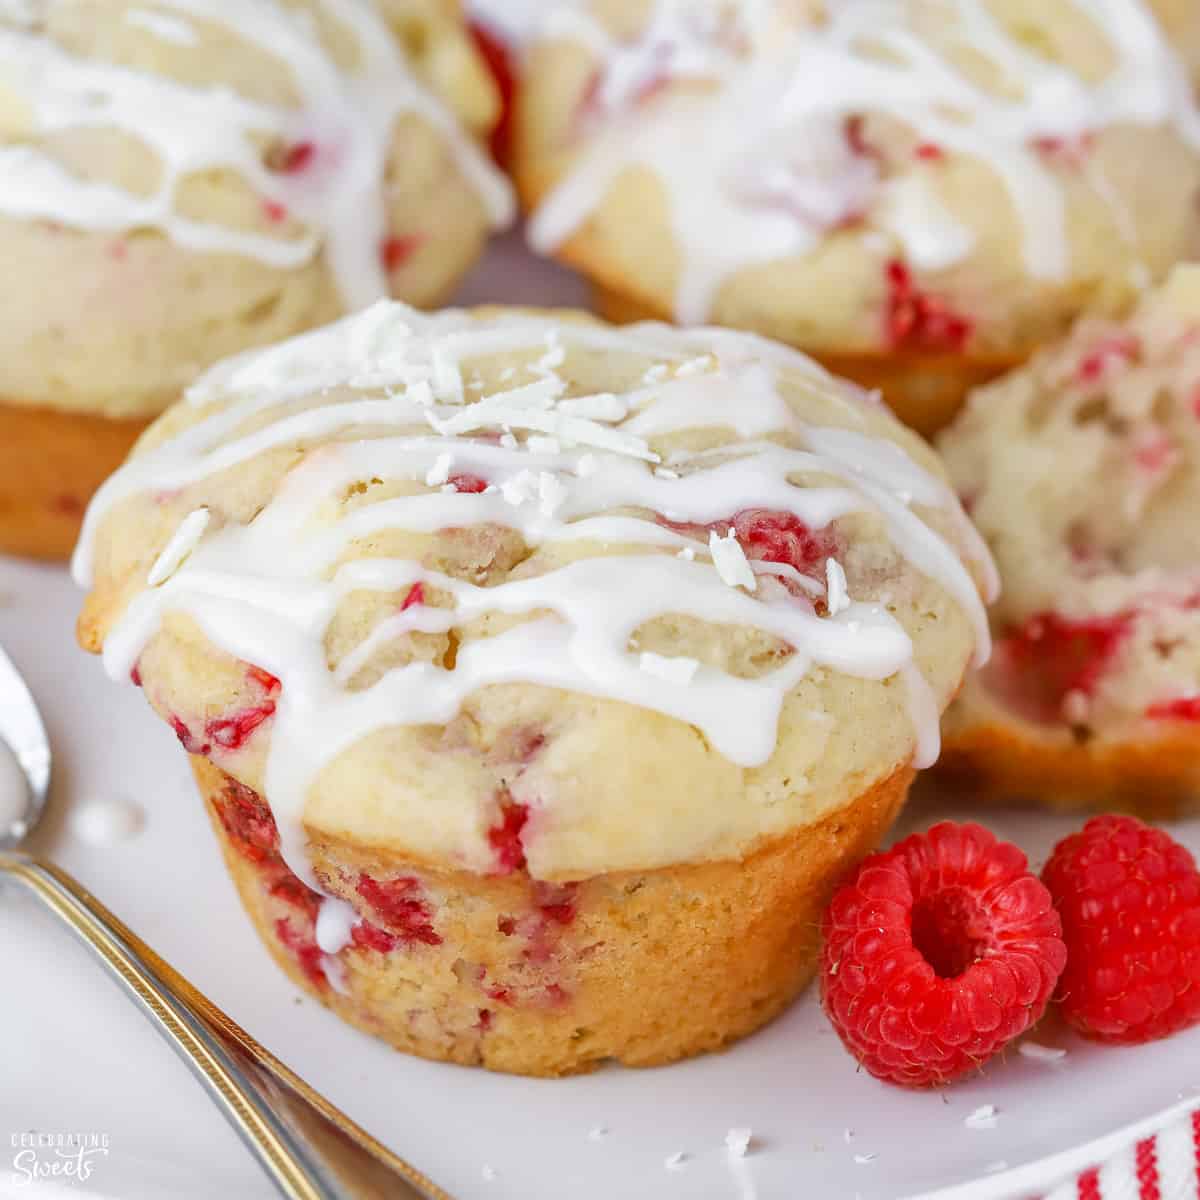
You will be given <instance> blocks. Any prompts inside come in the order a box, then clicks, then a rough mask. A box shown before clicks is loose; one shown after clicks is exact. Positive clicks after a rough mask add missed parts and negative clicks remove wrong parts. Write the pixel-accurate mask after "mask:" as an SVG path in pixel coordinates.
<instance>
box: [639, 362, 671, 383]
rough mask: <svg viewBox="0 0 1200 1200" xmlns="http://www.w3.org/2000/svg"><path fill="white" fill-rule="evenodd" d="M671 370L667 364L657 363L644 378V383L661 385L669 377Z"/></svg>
mask: <svg viewBox="0 0 1200 1200" xmlns="http://www.w3.org/2000/svg"><path fill="white" fill-rule="evenodd" d="M669 370H670V368H669V367H668V366H667V364H666V363H655V364H654V366H652V367H650V368H649V369H648V370H647V371H646V373H645V374H644V375H643V376H642V382H643V383H661V382H662V381H663V380H664V379H666V377H667V373H668V371H669Z"/></svg>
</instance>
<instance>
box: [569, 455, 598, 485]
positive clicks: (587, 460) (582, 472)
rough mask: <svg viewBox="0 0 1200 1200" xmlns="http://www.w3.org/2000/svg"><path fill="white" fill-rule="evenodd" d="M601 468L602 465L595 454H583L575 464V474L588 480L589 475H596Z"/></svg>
mask: <svg viewBox="0 0 1200 1200" xmlns="http://www.w3.org/2000/svg"><path fill="white" fill-rule="evenodd" d="M599 466H600V464H599V462H597V460H596V456H595V455H594V454H583V455H580V457H579V461H578V462H577V463H576V464H575V474H576V475H578V476H579V478H580V479H586V478H587V477H588V476H589V475H595V473H596V471H597V469H598V467H599Z"/></svg>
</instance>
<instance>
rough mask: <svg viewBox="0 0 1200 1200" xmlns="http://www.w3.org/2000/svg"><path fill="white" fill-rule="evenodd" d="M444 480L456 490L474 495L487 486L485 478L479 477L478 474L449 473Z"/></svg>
mask: <svg viewBox="0 0 1200 1200" xmlns="http://www.w3.org/2000/svg"><path fill="white" fill-rule="evenodd" d="M446 482H447V483H448V484H449V485H450V486H451V487H452V488H453V489H454V490H455V491H456V492H468V493H470V494H471V495H476V494H478V493H479V492H482V491H484V490H485V489H486V488H487V485H488V483H487V480H486V479H480V478H479V476H478V475H451V476H450V478H449V479H447V480H446Z"/></svg>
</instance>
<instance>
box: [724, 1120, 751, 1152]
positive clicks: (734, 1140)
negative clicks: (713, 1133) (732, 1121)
mask: <svg viewBox="0 0 1200 1200" xmlns="http://www.w3.org/2000/svg"><path fill="white" fill-rule="evenodd" d="M753 1139H754V1134H753V1132H752V1131H751V1130H750V1129H747V1128H746V1127H745V1126H744V1125H738V1126H735V1127H734V1128H733V1129H731V1130H730V1131H729V1132H728V1133H727V1134H726V1135H725V1148H726V1149H727V1150H728V1151H729V1153H730V1155H731V1156H732V1157H734V1158H745V1157H746V1152H747V1151H748V1150H749V1149H750V1143H751V1141H753Z"/></svg>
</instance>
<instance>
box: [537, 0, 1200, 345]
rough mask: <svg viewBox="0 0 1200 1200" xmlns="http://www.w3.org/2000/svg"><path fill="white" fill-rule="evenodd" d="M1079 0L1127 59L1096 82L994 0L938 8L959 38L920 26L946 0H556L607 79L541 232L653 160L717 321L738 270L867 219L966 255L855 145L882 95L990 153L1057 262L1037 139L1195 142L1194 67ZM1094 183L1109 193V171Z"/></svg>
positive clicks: (918, 195)
mask: <svg viewBox="0 0 1200 1200" xmlns="http://www.w3.org/2000/svg"><path fill="white" fill-rule="evenodd" d="M1069 2H1072V3H1076V4H1078V6H1079V7H1080V9H1081V11H1082V12H1083V13H1086V15H1087V18H1088V19H1089V20H1091V21H1092V22H1093V23H1094V24H1095V25H1096V27H1097V29H1098V30H1099V31H1100V32H1102V33H1103V35H1104V36H1105V38H1106V40H1107V42H1108V44H1109V46H1110V47H1111V50H1112V53H1113V56H1114V67H1113V70H1112V71H1111V72H1110V73H1109V74H1108V75H1107V76H1106V77H1105V78H1103V79H1102V80H1099V81H1097V82H1087V81H1085V80H1084V79H1082V78H1081V77H1080V76H1078V75H1076V74H1075V73H1073V72H1072V71H1070V70H1067V69H1066V68H1065V67H1062V66H1060V65H1059V64H1057V63H1055V62H1052V61H1051V60H1050V59H1049V58H1046V57H1042V56H1040V55H1038V54H1036V53H1034V52H1033V51H1032V50H1030V49H1029V48H1027V47H1026V46H1025V45H1023V44H1022V43H1021V42H1020V41H1018V40H1017V38H1016V37H1015V36H1013V34H1012V33H1011V32H1010V31H1009V30H1008V29H1006V27H1005V26H1004V25H1003V24H1002V23H1001V22H1000V21H999V20H998V19H997V18H996V17H995V15H993V13H992V12H991V11H990V10H989V8H988V6H987V4H986V3H985V2H984V0H952V2H951V3H949V4H948V5H946V6H945V7H946V9H948V10H949V11H948V12H946V13H939V14H937V23H938V26H939V27H940V28H941V29H942V30H943V33H942V34H941V35H940V36H942V37H944V38H945V39H946V41H945V42H939V43H935V42H934V40H932V39H931V38H930V37H928V36H926V34H924V33H923V32H920V31H919V29H920V24H921V19H922V14H924V20H925V22H926V24H928V22H929V21H930V19H931V16H930V12H928V11H926V10H932V9H933V6H932V5H928V4H922V3H921V2H920V0H910V2H908V3H906V2H903V0H854V2H853V3H835V4H829V5H826V6H825V8H826V10H827V14H826V19H825V20H824V21H823V23H820V24H811V23H810V24H799V23H798V22H799V18H798V17H796V16H792V17H790V18H789V17H788V15H787V7H786V6H785V5H784V4H783V3H782V0H775V2H773V3H772V2H760V3H755V4H746V5H744V6H743V5H727V4H720V3H716V2H715V0H709V2H708V3H696V2H695V0H658V2H657V3H656V4H655V6H654V9H653V12H652V15H651V17H650V20H649V22H648V24H647V26H646V28H645V30H644V31H643V33H642V34H641V35H640V36H639V37H637V38H636V39H634V40H632V41H620V40H617V39H616V38H614V37H613V36H612V35H611V34H610V33H609V32H608V31H607V30H606V28H605V27H604V26H603V25H602V24H601V23H600V22H599V21H598V20H597V19H596V18H594V17H593V16H591V15H590V14H589V13H588V12H587V11H586V10H585V9H584V8H582V7H581V6H579V5H565V6H562V7H558V8H556V9H555V10H554V12H553V13H552V14H551V15H550V16H549V17H548V18H547V20H546V22H545V23H544V25H543V27H542V31H541V36H542V37H545V38H567V39H570V40H574V41H577V42H579V43H580V44H582V45H584V46H586V47H588V48H589V49H590V50H591V52H592V53H593V54H594V55H595V57H596V58H597V59H598V60H599V74H598V77H597V78H598V84H597V86H596V88H595V89H594V94H593V95H592V96H591V97H590V99H589V101H588V108H589V113H588V114H585V117H583V118H581V132H582V135H583V136H584V138H585V145H584V147H583V149H582V151H581V154H580V157H579V160H578V161H577V163H576V164H575V165H574V166H573V167H572V169H571V170H570V171H569V173H568V174H567V176H566V177H565V178H564V179H563V180H562V182H560V183H559V184H558V186H557V187H556V188H555V189H554V190H553V191H552V192H551V193H550V194H549V195H548V196H547V197H546V198H545V200H544V201H543V202H542V204H541V206H540V207H539V209H538V210H537V211H536V213H535V214H534V217H533V219H532V222H531V225H530V234H529V236H530V241H531V243H532V244H533V246H534V247H535V248H536V249H538V250H539V251H542V252H551V251H553V250H555V249H556V248H557V247H558V246H559V245H561V244H562V243H563V242H564V241H565V240H567V239H568V238H569V237H570V236H571V235H572V234H573V233H574V232H575V231H576V230H577V229H579V228H580V226H582V225H583V224H584V223H585V222H586V221H587V219H588V218H589V216H591V214H592V213H593V212H595V210H596V209H597V208H598V207H599V205H600V204H601V203H602V202H603V200H604V198H605V196H606V194H607V193H608V191H609V189H610V187H611V186H612V185H613V183H614V182H615V180H616V179H617V178H618V176H619V175H621V174H622V172H624V171H625V170H626V169H627V168H630V167H633V166H642V167H646V168H649V169H650V170H652V171H654V172H655V174H656V176H657V177H658V179H659V180H660V181H661V183H662V185H663V187H664V189H665V196H666V201H667V204H668V206H669V210H670V219H671V221H672V224H673V226H674V232H675V236H676V241H677V243H678V247H679V251H680V255H681V267H680V278H679V282H678V287H677V292H676V297H675V310H676V315H677V317H678V319H679V320H681V321H683V322H687V323H696V322H700V321H703V320H704V319H705V317H706V316H707V314H708V313H709V311H710V308H711V305H712V301H713V298H714V296H715V294H716V291H717V289H718V288H719V287H720V285H721V283H722V282H723V281H724V280H725V279H726V278H727V277H728V276H729V275H731V274H732V273H733V272H735V271H737V270H738V269H740V268H742V267H746V266H751V265H754V264H756V263H764V262H770V261H774V260H777V259H783V258H787V257H793V256H803V255H806V254H808V253H810V252H811V251H812V250H814V249H815V248H816V247H817V246H818V245H819V244H820V242H821V241H822V240H823V239H824V238H825V237H826V236H827V235H828V234H829V233H830V232H832V231H834V230H836V229H840V228H845V227H848V226H851V225H853V226H859V225H861V226H862V228H863V235H862V236H863V237H864V239H871V238H874V239H876V240H878V238H879V234H880V231H882V232H883V233H884V234H885V235H886V234H890V235H891V237H892V238H894V240H895V247H888V248H887V252H888V253H895V252H896V247H898V248H899V250H900V251H902V252H903V253H904V255H905V256H906V257H907V258H908V260H909V261H910V262H911V263H912V264H913V265H914V266H916V267H918V268H923V269H929V270H941V269H944V268H946V267H949V266H952V265H954V264H956V263H958V262H961V261H963V260H964V259H966V258H968V257H969V255H970V253H971V251H972V249H973V246H974V243H975V237H974V234H973V232H972V230H971V229H969V228H968V227H967V226H965V225H964V224H963V223H962V222H961V221H958V220H955V219H954V217H953V216H952V215H951V214H949V213H948V212H947V211H946V209H945V208H944V207H943V205H942V204H941V203H940V201H939V199H938V197H937V196H936V194H935V193H934V192H933V190H932V189H931V188H928V187H925V186H923V185H922V182H921V177H920V175H919V173H918V174H916V175H911V176H909V177H905V176H903V175H901V176H899V177H893V178H890V179H888V180H886V181H885V180H884V179H883V178H882V176H881V171H880V166H879V163H878V162H877V161H876V159H875V158H874V156H873V155H872V154H871V153H869V151H868V150H867V149H866V148H864V147H862V146H858V145H856V144H855V138H854V136H853V129H854V124H853V123H854V122H856V121H860V120H861V119H862V117H863V115H864V114H871V113H877V114H884V115H886V116H888V117H890V118H892V119H895V120H898V121H900V122H902V123H903V124H904V125H906V126H908V127H909V128H910V129H911V130H912V131H913V132H914V134H915V135H916V137H917V138H918V139H919V144H922V145H925V146H927V147H932V148H934V150H935V151H936V153H937V154H938V155H942V154H956V155H961V156H965V157H969V158H972V159H976V160H978V161H981V162H983V163H986V164H987V165H988V166H989V168H990V169H991V170H992V171H994V172H995V174H996V176H997V178H998V181H999V183H1000V184H1001V185H1002V186H1003V188H1004V190H1005V191H1006V192H1007V194H1008V197H1009V200H1010V202H1011V204H1012V206H1013V209H1014V211H1015V213H1016V215H1017V217H1018V219H1019V221H1020V225H1021V229H1022V231H1023V258H1024V265H1025V269H1026V270H1027V271H1028V273H1029V274H1030V276H1032V277H1034V278H1046V279H1063V278H1065V277H1066V275H1067V273H1068V270H1069V267H1070V261H1069V259H1070V251H1069V246H1068V239H1067V231H1066V220H1065V195H1064V191H1063V184H1062V182H1061V181H1060V179H1058V178H1057V177H1056V175H1055V173H1054V171H1053V170H1052V169H1051V166H1050V165H1049V164H1048V163H1047V162H1046V161H1045V157H1044V155H1043V153H1041V152H1040V151H1039V145H1042V146H1044V145H1046V144H1047V143H1048V142H1060V143H1067V142H1070V141H1071V140H1072V139H1080V138H1085V137H1087V136H1088V135H1090V134H1092V133H1094V132H1096V131H1098V130H1101V129H1104V128H1105V127H1107V126H1110V125H1113V124H1117V123H1123V122H1124V123H1132V124H1135V125H1162V126H1172V127H1174V128H1175V129H1176V130H1177V131H1178V132H1179V134H1180V135H1181V136H1182V137H1183V138H1184V139H1185V140H1186V141H1187V142H1189V143H1190V144H1191V145H1192V146H1193V147H1196V148H1197V149H1200V113H1198V112H1197V109H1196V107H1195V103H1194V101H1193V99H1192V96H1191V92H1190V88H1189V85H1188V82H1187V78H1186V74H1185V72H1184V70H1183V67H1182V65H1181V64H1180V62H1179V61H1178V60H1177V58H1176V56H1175V55H1174V53H1173V52H1172V50H1171V48H1170V46H1169V45H1168V44H1167V43H1166V40H1165V38H1164V36H1163V34H1162V32H1161V31H1160V30H1159V28H1158V26H1157V24H1156V22H1155V19H1154V18H1153V17H1152V16H1151V14H1150V12H1149V11H1148V9H1147V8H1146V5H1145V4H1144V2H1143V0H1087V2H1086V4H1085V3H1084V0H1069ZM706 12H707V13H708V17H707V19H704V14H705V13H706ZM950 28H952V29H953V30H954V34H953V36H951V35H950V34H949V33H946V32H945V30H947V29H950ZM947 47H951V48H952V49H953V50H954V51H955V52H956V53H963V52H971V53H973V54H975V55H977V56H979V57H980V58H981V59H983V60H985V61H987V62H988V63H989V64H991V68H992V70H993V71H995V72H998V73H999V74H1000V75H1001V76H1002V77H1003V79H1004V80H1005V87H1004V88H1003V89H1002V90H999V89H996V90H990V89H989V88H985V87H983V86H982V85H980V84H979V83H977V82H975V81H974V80H973V79H972V78H971V77H969V76H968V75H967V74H966V73H965V72H964V71H963V70H962V69H961V66H960V65H959V64H958V63H957V62H956V61H955V60H954V59H953V58H952V57H951V54H950V51H949V50H948V48H947ZM677 80H698V81H701V82H700V85H699V86H693V87H690V88H688V89H674V90H670V91H666V92H663V93H661V94H659V92H658V88H659V86H660V85H661V83H663V82H664V81H666V82H669V81H677ZM919 169H920V168H919V166H918V167H917V168H914V170H917V171H918V172H919ZM1093 184H1094V186H1096V187H1097V188H1098V189H1099V190H1101V192H1102V193H1103V192H1104V188H1103V186H1102V185H1103V181H1102V180H1100V181H1093ZM1105 198H1106V200H1107V199H1108V197H1107V196H1106V197H1105ZM1119 216H1120V214H1118V217H1119ZM864 244H867V245H870V244H871V243H870V242H869V241H866V240H864ZM885 245H886V243H885Z"/></svg>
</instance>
